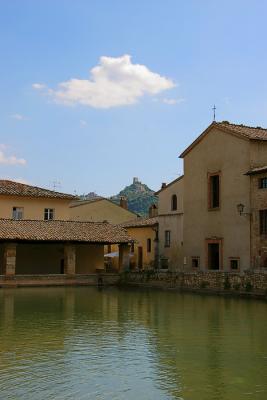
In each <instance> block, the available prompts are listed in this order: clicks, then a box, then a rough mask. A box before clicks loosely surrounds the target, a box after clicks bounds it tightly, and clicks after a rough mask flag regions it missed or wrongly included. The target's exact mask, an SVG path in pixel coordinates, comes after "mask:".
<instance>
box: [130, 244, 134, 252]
mask: <svg viewBox="0 0 267 400" xmlns="http://www.w3.org/2000/svg"><path fill="white" fill-rule="evenodd" d="M131 253H134V242H132V243H131Z"/></svg>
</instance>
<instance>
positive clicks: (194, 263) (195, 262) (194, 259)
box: [192, 257, 200, 268]
mask: <svg viewBox="0 0 267 400" xmlns="http://www.w3.org/2000/svg"><path fill="white" fill-rule="evenodd" d="M199 260H200V258H199V257H192V268H199Z"/></svg>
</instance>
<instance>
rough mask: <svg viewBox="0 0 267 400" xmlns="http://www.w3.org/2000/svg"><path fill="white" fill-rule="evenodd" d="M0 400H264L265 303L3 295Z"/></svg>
mask: <svg viewBox="0 0 267 400" xmlns="http://www.w3.org/2000/svg"><path fill="white" fill-rule="evenodd" d="M0 313H1V314H0V399H3V400H6V399H12V400H14V399H19V400H24V399H25V400H30V399H34V400H39V399H53V400H56V399H75V400H76V399H93V400H95V399H96V400H97V399H101V400H111V399H112V400H113V399H116V400H121V399H123V400H124V399H126V400H128V399H129V400H131V399H133V400H142V399H144V400H149V399H153V400H157V399H164V400H165V399H185V400H211V399H213V400H226V399H227V400H228V399H229V400H230V399H231V400H232V399H233V400H241V399H242V400H243V399H253V400H259V399H261V400H266V399H267V303H264V302H261V301H253V300H243V299H228V298H220V297H215V296H214V297H213V296H207V297H205V296H200V295H193V294H179V293H175V292H163V291H153V290H151V291H141V290H117V289H103V290H101V291H99V290H98V289H97V288H86V287H83V288H24V289H14V290H13V289H2V290H0Z"/></svg>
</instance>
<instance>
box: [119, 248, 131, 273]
mask: <svg viewBox="0 0 267 400" xmlns="http://www.w3.org/2000/svg"><path fill="white" fill-rule="evenodd" d="M129 270H130V246H129V244H128V243H122V244H120V245H119V272H123V271H129Z"/></svg>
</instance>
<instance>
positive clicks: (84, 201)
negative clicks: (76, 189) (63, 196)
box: [70, 196, 105, 208]
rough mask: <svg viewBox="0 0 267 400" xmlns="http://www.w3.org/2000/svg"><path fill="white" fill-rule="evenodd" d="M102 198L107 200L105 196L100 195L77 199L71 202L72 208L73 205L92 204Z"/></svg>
mask: <svg viewBox="0 0 267 400" xmlns="http://www.w3.org/2000/svg"><path fill="white" fill-rule="evenodd" d="M100 200H105V198H104V197H101V196H98V197H92V198H91V199H84V200H82V199H75V200H74V201H73V202H72V203H71V204H70V208H73V207H80V206H84V205H86V204H91V203H95V202H96V201H100Z"/></svg>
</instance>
